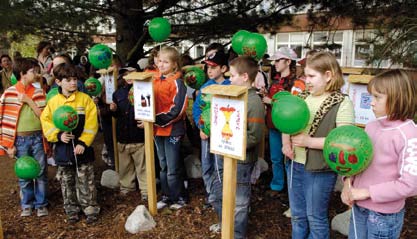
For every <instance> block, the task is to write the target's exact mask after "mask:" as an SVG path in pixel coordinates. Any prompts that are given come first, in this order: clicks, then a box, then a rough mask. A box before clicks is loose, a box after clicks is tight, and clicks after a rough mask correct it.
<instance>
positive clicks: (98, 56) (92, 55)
mask: <svg viewBox="0 0 417 239" xmlns="http://www.w3.org/2000/svg"><path fill="white" fill-rule="evenodd" d="M112 57H113V56H112V52H111V50H110V48H109V47H108V46H106V45H103V44H97V45H94V46H93V47H92V48H91V49H90V51H89V52H88V60H89V61H90V63H91V65H93V66H94V68H97V69H107V68H108V67H109V66H110V65H111V61H112Z"/></svg>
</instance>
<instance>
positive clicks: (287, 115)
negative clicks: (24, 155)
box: [272, 93, 310, 134]
mask: <svg viewBox="0 0 417 239" xmlns="http://www.w3.org/2000/svg"><path fill="white" fill-rule="evenodd" d="M281 94H285V93H281ZM278 98H279V99H278V101H276V102H275V103H274V104H273V105H272V123H274V126H275V127H276V128H277V129H278V130H279V131H281V132H282V133H285V134H298V133H300V132H301V131H303V130H304V129H305V127H306V126H307V124H308V121H309V119H310V111H309V109H308V106H307V104H306V102H305V101H304V100H303V99H301V98H300V97H297V96H293V95H281V96H279V97H278Z"/></svg>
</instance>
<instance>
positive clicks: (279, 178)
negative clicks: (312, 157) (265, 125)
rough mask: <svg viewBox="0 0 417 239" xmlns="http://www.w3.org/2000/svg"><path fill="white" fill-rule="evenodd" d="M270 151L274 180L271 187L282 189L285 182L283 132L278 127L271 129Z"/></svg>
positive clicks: (275, 189)
mask: <svg viewBox="0 0 417 239" xmlns="http://www.w3.org/2000/svg"><path fill="white" fill-rule="evenodd" d="M269 151H270V153H271V161H272V180H271V185H270V186H271V189H272V190H274V191H281V190H282V189H283V188H284V183H285V181H284V180H285V179H284V178H285V176H284V174H285V171H284V162H283V158H284V157H283V154H282V138H281V132H279V131H278V130H276V129H269Z"/></svg>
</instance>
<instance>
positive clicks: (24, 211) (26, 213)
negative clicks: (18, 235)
mask: <svg viewBox="0 0 417 239" xmlns="http://www.w3.org/2000/svg"><path fill="white" fill-rule="evenodd" d="M30 215H32V208H30V207H28V208H23V209H22V213H20V216H21V217H29V216H30Z"/></svg>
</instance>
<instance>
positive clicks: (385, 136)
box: [353, 117, 417, 213]
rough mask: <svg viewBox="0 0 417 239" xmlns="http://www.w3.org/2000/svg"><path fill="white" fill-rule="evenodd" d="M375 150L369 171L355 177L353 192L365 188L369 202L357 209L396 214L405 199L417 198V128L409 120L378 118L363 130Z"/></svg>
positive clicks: (360, 204)
mask: <svg viewBox="0 0 417 239" xmlns="http://www.w3.org/2000/svg"><path fill="white" fill-rule="evenodd" d="M365 131H366V132H367V133H368V135H369V137H370V138H371V140H372V144H373V146H374V157H373V160H372V162H371V164H370V165H369V167H368V168H367V169H366V170H365V171H364V172H362V173H361V174H359V175H356V176H355V177H354V179H353V180H354V181H353V186H354V187H355V188H368V190H369V193H370V198H369V199H367V200H362V201H356V203H357V205H359V206H361V207H364V208H367V209H370V210H373V211H376V212H380V213H397V212H399V211H400V210H401V209H402V208H403V207H404V205H405V199H406V198H408V197H411V196H414V195H417V126H416V125H415V124H414V122H413V121H412V120H406V121H400V120H396V121H389V120H388V119H387V117H381V118H378V119H376V120H375V121H372V122H370V123H368V124H367V125H366V127H365Z"/></svg>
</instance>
